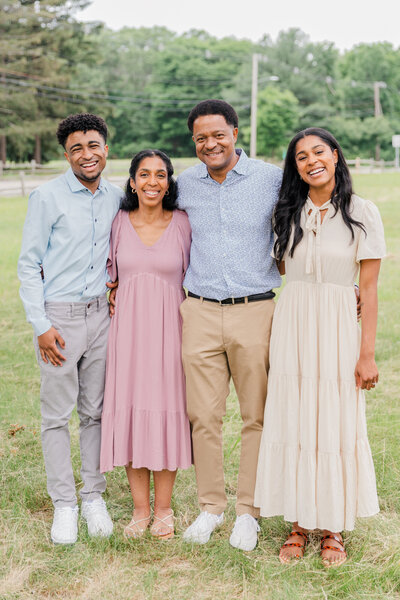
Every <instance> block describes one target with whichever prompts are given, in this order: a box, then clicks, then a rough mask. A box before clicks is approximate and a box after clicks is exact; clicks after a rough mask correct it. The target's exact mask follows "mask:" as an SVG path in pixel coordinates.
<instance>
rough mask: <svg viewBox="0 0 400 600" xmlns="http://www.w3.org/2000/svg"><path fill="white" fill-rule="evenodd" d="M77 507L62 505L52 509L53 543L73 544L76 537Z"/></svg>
mask: <svg viewBox="0 0 400 600" xmlns="http://www.w3.org/2000/svg"><path fill="white" fill-rule="evenodd" d="M78 510H79V509H78V507H77V506H74V507H72V506H62V507H60V508H55V509H54V517H53V525H52V526H51V541H52V542H53V543H54V544H75V542H76V540H77V539H78Z"/></svg>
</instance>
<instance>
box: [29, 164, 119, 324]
mask: <svg viewBox="0 0 400 600" xmlns="http://www.w3.org/2000/svg"><path fill="white" fill-rule="evenodd" d="M122 195H123V192H122V190H121V189H120V188H118V187H116V186H114V185H112V184H111V183H109V182H108V181H105V180H104V179H101V180H100V185H99V187H98V189H97V190H96V191H95V193H94V194H92V192H91V191H90V190H88V189H87V188H86V187H85V186H84V185H82V183H80V182H79V181H78V179H77V178H76V177H75V175H74V174H73V172H72V170H71V169H69V170H68V171H67V172H66V173H65V174H64V175H61V176H60V177H57V178H56V179H53V180H52V181H49V182H47V183H44V184H43V185H41V186H40V187H38V188H37V189H36V190H34V191H33V192H32V193H31V194H30V196H29V203H28V212H27V216H26V220H25V225H24V232H23V237H22V249H21V254H20V257H19V261H18V277H19V279H20V281H21V288H20V295H21V299H22V302H23V304H24V308H25V312H26V317H27V320H28V321H30V322H31V323H32V325H33V329H34V331H35V334H36V335H41V334H42V333H45V332H46V331H47V330H48V329H49V328H50V327H51V323H50V321H49V319H48V318H47V317H46V313H45V308H44V303H45V301H52V302H89V301H90V300H91V299H92V298H95V297H96V296H100V295H102V294H105V292H106V290H107V287H106V281H108V276H107V272H106V263H107V257H108V252H109V239H110V231H111V224H112V222H113V219H114V217H115V215H116V213H117V211H118V208H119V205H120V201H121V198H122ZM41 265H43V272H44V280H43V281H42V277H41V273H40V267H41Z"/></svg>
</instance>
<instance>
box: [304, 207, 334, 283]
mask: <svg viewBox="0 0 400 600" xmlns="http://www.w3.org/2000/svg"><path fill="white" fill-rule="evenodd" d="M330 203H331V201H330V199H329V200H327V201H326V202H325V203H324V204H322V206H315V204H314V203H313V202H312V200H311V198H310V197H309V196H308V197H307V200H306V217H307V218H306V231H307V256H306V273H307V275H311V273H313V271H314V268H313V260H312V255H313V248H314V241H315V266H316V279H317V283H322V271H321V223H322V219H321V211H322V210H327V208H329V205H330ZM309 211H310V212H309Z"/></svg>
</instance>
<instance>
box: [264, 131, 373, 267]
mask: <svg viewBox="0 0 400 600" xmlns="http://www.w3.org/2000/svg"><path fill="white" fill-rule="evenodd" d="M309 135H315V136H316V137H319V138H320V139H321V140H322V141H323V142H325V143H326V144H328V146H329V147H330V148H331V150H332V151H333V150H336V151H337V156H338V161H337V165H336V171H335V187H334V190H333V193H332V198H331V202H332V204H333V206H334V208H335V215H336V213H337V212H338V210H340V212H341V215H342V218H343V221H344V222H345V225H346V227H348V228H349V230H350V232H351V239H352V240H354V229H353V227H360V228H361V229H362V230H363V231H364V233H365V228H364V226H363V224H362V223H360V222H359V221H355V220H354V219H353V218H352V217H351V215H350V201H351V196H352V194H353V186H352V182H351V176H350V171H349V168H348V166H347V164H346V161H345V158H344V156H343V151H342V149H341V147H340V146H339V143H338V142H337V140H336V139H335V138H334V137H333V135H332V134H331V133H329V131H327V130H326V129H321V128H320V127H309V128H308V129H304V130H303V131H299V133H296V135H295V136H294V138H293V139H292V141H291V142H290V144H289V146H288V149H287V154H286V159H285V167H284V170H283V179H282V186H281V190H280V192H279V200H278V202H277V205H276V207H275V211H274V217H273V225H274V231H275V233H276V236H277V239H276V241H275V245H274V252H275V256H276V258H277V260H278V262H280V261H281V260H282V259H283V256H284V254H285V252H286V249H287V247H288V244H289V239H290V233H291V228H292V226H294V237H293V244H292V247H291V248H290V251H289V256H290V257H292V256H293V253H294V250H295V248H296V246H297V244H298V243H299V242H300V240H301V239H302V237H303V230H302V228H301V227H300V217H301V211H302V209H303V206H304V204H305V202H306V200H307V196H308V189H309V186H308V185H307V184H306V183H305V182H304V181H303V180H302V179H301V178H300V177H299V173H298V171H297V167H296V145H297V142H298V141H299V140H301V139H302V138H305V137H307V136H309Z"/></svg>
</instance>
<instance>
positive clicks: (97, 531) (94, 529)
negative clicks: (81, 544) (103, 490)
mask: <svg viewBox="0 0 400 600" xmlns="http://www.w3.org/2000/svg"><path fill="white" fill-rule="evenodd" d="M81 514H82V517H83V518H84V519H85V521H86V523H87V527H88V533H89V535H90V536H100V537H109V536H110V535H111V534H112V532H113V528H114V526H113V523H112V521H111V519H110V515H109V514H108V511H107V506H106V503H105V502H104V500H103V498H96V499H95V500H85V501H83V502H82V510H81Z"/></svg>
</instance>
